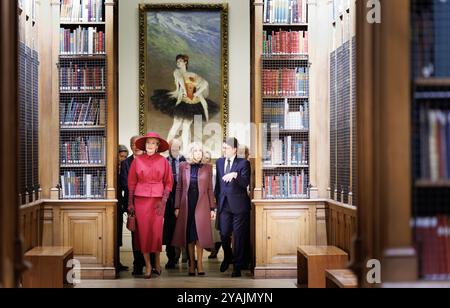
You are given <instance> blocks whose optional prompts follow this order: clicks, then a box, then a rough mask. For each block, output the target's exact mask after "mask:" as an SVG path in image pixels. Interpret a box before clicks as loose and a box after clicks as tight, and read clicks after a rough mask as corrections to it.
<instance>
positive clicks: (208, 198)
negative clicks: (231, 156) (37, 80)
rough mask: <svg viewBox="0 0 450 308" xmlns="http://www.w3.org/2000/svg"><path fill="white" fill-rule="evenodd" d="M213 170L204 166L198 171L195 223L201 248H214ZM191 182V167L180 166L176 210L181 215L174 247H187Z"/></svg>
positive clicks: (214, 205)
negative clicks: (212, 228) (212, 227)
mask: <svg viewBox="0 0 450 308" xmlns="http://www.w3.org/2000/svg"><path fill="white" fill-rule="evenodd" d="M212 175H213V168H212V166H211V165H203V166H202V167H201V168H200V169H199V171H198V190H199V196H198V203H197V208H196V210H195V222H196V225H197V234H198V240H199V243H200V246H201V247H202V248H212V247H214V243H213V239H212V230H211V210H214V209H215V208H216V202H215V197H214V192H213V183H212ZM190 181H191V165H190V164H188V163H183V164H181V165H180V179H179V182H178V185H177V193H176V196H175V209H179V210H180V213H179V215H178V219H177V222H176V225H175V233H174V236H173V241H172V245H173V246H176V247H186V245H187V243H186V230H187V220H188V192H189V185H190Z"/></svg>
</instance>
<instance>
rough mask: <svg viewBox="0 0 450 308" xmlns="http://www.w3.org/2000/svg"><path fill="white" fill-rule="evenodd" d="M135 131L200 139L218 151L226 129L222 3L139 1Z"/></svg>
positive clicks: (186, 142) (189, 140) (225, 19)
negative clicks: (138, 88) (137, 112)
mask: <svg viewBox="0 0 450 308" xmlns="http://www.w3.org/2000/svg"><path fill="white" fill-rule="evenodd" d="M139 9H140V14H139V16H140V17H139V23H140V27H139V28H140V38H139V40H140V42H139V43H140V73H139V75H140V78H139V79H140V80H139V84H140V104H139V106H140V107H139V109H140V110H139V114H140V133H141V134H145V133H147V132H150V131H154V132H157V133H159V134H160V135H161V136H163V137H164V138H167V140H168V141H170V140H173V139H178V140H179V141H180V142H181V143H182V145H183V150H184V151H185V152H186V151H187V149H188V147H189V145H190V144H191V143H192V142H194V141H196V142H203V144H204V147H205V149H206V150H208V151H210V152H211V154H212V157H213V158H218V157H220V156H221V147H222V141H223V139H224V138H225V137H226V132H227V129H228V6H227V4H141V5H140V7H139Z"/></svg>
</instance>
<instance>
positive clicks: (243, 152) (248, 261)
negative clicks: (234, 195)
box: [237, 145, 252, 270]
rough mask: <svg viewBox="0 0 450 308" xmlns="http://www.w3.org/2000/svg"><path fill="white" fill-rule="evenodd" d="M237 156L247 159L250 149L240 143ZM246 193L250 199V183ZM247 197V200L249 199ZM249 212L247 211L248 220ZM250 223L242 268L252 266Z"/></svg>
mask: <svg viewBox="0 0 450 308" xmlns="http://www.w3.org/2000/svg"><path fill="white" fill-rule="evenodd" d="M237 155H238V157H239V158H242V159H245V160H247V161H248V162H250V161H249V158H250V149H249V148H248V147H247V146H245V145H241V146H240V147H239V149H238V154H237ZM247 193H248V196H249V198H250V199H251V184H250V185H249V186H248V188H247ZM250 199H249V201H250ZM251 206H252V205H251V202H250V204H249V207H250V208H251ZM250 217H251V213H250V212H249V217H248V221H250ZM250 233H251V232H250V224H248V229H247V233H246V234H247V238H246V246H245V252H244V263H243V265H242V269H245V270H246V269H250V268H251V267H252V245H251V236H250Z"/></svg>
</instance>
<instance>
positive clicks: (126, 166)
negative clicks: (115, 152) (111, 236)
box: [118, 155, 134, 212]
mask: <svg viewBox="0 0 450 308" xmlns="http://www.w3.org/2000/svg"><path fill="white" fill-rule="evenodd" d="M133 161H134V156H133V155H131V156H130V157H128V158H127V159H126V160H124V161H123V162H122V164H121V165H120V177H119V198H118V200H119V204H120V205H121V206H122V209H123V211H124V212H126V211H127V209H128V173H129V171H130V168H131V164H132V163H133ZM122 195H123V197H122Z"/></svg>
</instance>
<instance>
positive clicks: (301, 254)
mask: <svg viewBox="0 0 450 308" xmlns="http://www.w3.org/2000/svg"><path fill="white" fill-rule="evenodd" d="M297 256H298V285H299V286H302V285H307V286H308V288H325V287H326V282H325V271H326V270H329V269H345V268H346V267H347V263H348V254H347V253H346V252H345V251H343V250H341V249H339V248H337V247H334V246H300V247H299V248H298V254H297Z"/></svg>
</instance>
